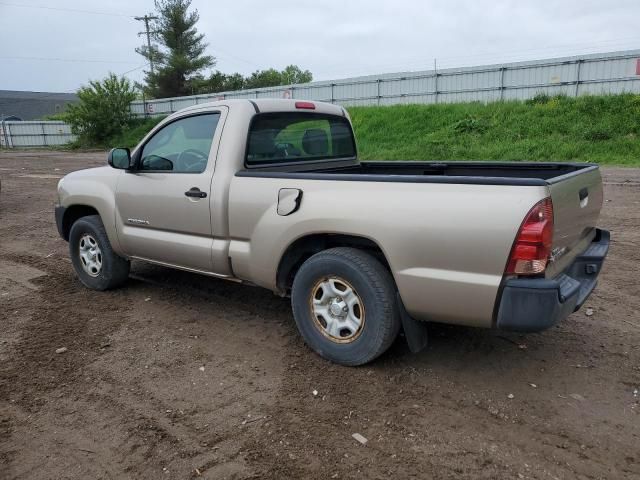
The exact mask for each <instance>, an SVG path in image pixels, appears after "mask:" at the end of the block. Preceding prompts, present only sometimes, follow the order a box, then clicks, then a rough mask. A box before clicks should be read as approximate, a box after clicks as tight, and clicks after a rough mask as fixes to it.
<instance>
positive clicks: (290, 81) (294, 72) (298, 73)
mask: <svg viewBox="0 0 640 480" xmlns="http://www.w3.org/2000/svg"><path fill="white" fill-rule="evenodd" d="M281 75H282V84H283V85H295V84H298V83H309V82H310V81H311V80H313V75H311V72H310V71H309V70H304V71H303V70H301V69H300V67H299V66H297V65H289V66H288V67H286V68H285V69H284V70H283V71H282V73H281Z"/></svg>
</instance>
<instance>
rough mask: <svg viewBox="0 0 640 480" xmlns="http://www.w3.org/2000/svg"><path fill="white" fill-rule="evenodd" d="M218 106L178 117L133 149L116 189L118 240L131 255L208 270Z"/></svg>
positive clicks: (221, 115)
mask: <svg viewBox="0 0 640 480" xmlns="http://www.w3.org/2000/svg"><path fill="white" fill-rule="evenodd" d="M224 113H225V112H224V111H223V110H220V111H217V112H206V113H199V114H192V115H189V116H184V117H179V118H177V119H175V120H174V121H172V122H170V123H168V124H166V125H164V126H163V127H162V128H160V129H159V130H158V131H156V132H155V133H154V134H153V135H152V136H151V137H150V138H148V139H147V140H146V142H145V143H144V145H142V146H141V147H140V148H139V149H137V150H136V152H135V154H134V160H135V162H136V166H137V168H136V169H135V170H130V171H126V172H124V173H123V174H122V175H121V176H120V178H119V180H118V186H117V189H116V210H117V213H118V217H117V219H116V222H117V230H118V240H119V241H120V245H121V247H122V249H123V251H124V252H125V253H126V254H127V255H128V256H130V257H133V258H140V259H144V260H150V261H153V262H157V263H161V264H165V265H171V266H176V267H182V268H187V269H191V270H199V271H204V272H210V271H212V269H213V265H212V244H213V236H212V231H211V212H210V208H211V203H210V202H211V192H210V189H211V180H212V176H213V171H214V167H215V158H216V152H217V150H218V149H217V145H218V140H219V137H220V130H221V126H222V117H223V114H224Z"/></svg>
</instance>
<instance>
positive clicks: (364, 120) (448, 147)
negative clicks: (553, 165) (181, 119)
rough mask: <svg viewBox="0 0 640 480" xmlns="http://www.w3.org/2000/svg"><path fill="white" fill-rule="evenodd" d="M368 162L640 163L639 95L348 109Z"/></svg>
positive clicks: (359, 147)
mask: <svg viewBox="0 0 640 480" xmlns="http://www.w3.org/2000/svg"><path fill="white" fill-rule="evenodd" d="M349 114H350V115H351V118H352V120H353V124H354V128H355V132H356V138H357V141H358V151H359V155H360V158H362V159H363V160H514V161H518V160H521V161H523V160H526V161H544V160H551V161H578V162H597V163H601V164H609V165H628V166H640V95H631V94H625V95H612V96H584V97H579V98H567V97H546V96H538V97H536V98H535V99H533V100H530V101H527V102H499V103H490V104H482V103H465V104H440V105H395V106H389V107H353V108H349Z"/></svg>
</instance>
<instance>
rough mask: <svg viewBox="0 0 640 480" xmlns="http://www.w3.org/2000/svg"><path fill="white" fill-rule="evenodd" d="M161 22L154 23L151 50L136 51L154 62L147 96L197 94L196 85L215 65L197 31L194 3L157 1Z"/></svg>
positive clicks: (148, 81) (148, 82)
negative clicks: (190, 9) (192, 7)
mask: <svg viewBox="0 0 640 480" xmlns="http://www.w3.org/2000/svg"><path fill="white" fill-rule="evenodd" d="M155 6H156V11H157V16H158V18H157V19H156V20H154V21H153V23H152V25H153V30H152V38H153V40H154V44H152V45H151V48H150V49H149V47H147V46H146V45H144V46H142V47H139V48H137V49H136V52H138V53H139V54H140V55H142V56H143V57H145V58H146V59H147V60H150V61H152V63H153V65H154V71H153V72H151V71H148V72H145V83H146V85H145V87H144V89H145V93H146V94H147V95H149V96H150V97H153V98H165V97H179V96H183V95H190V94H191V93H193V89H194V86H193V85H192V81H193V80H195V79H197V78H198V77H199V74H200V72H201V71H202V70H204V69H206V68H208V67H212V66H214V65H215V63H216V62H215V58H214V57H212V56H210V55H205V54H204V52H205V50H206V48H207V46H208V44H207V43H206V42H205V41H204V34H201V33H198V31H197V30H196V28H195V25H196V23H197V22H198V20H199V19H200V15H199V14H198V11H197V10H193V11H192V12H189V11H188V10H189V7H190V6H191V0H156V1H155Z"/></svg>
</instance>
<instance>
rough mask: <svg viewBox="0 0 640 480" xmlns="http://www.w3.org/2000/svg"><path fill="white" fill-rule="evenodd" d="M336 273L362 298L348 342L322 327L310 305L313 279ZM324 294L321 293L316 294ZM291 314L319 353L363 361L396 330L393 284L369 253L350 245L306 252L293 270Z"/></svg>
mask: <svg viewBox="0 0 640 480" xmlns="http://www.w3.org/2000/svg"><path fill="white" fill-rule="evenodd" d="M332 277H337V278H340V279H344V280H345V281H346V282H348V283H349V284H350V285H351V286H352V287H353V289H354V290H355V292H356V293H357V295H358V297H359V298H360V300H361V301H362V303H363V307H364V316H363V323H362V326H361V327H360V330H359V334H358V335H357V336H355V335H353V338H354V339H353V340H349V341H348V343H338V342H340V340H336V339H335V338H336V337H331V336H330V335H328V334H327V332H326V328H325V329H324V330H325V332H323V327H326V325H322V324H321V323H322V321H317V320H316V318H314V317H317V316H316V314H315V313H314V312H313V311H312V302H313V300H312V295H314V291H316V288H317V286H318V284H319V283H318V282H323V281H325V279H329V278H332ZM321 296H322V298H324V293H323V294H322V295H321ZM291 305H292V307H293V316H294V318H295V321H296V324H297V326H298V330H299V331H300V334H301V335H302V337H303V338H304V340H305V342H306V343H307V345H309V347H311V348H312V349H313V350H315V351H316V352H317V353H318V354H320V355H321V356H322V357H324V358H326V359H328V360H331V361H332V362H335V363H339V364H342V365H347V366H356V365H363V364H365V363H368V362H371V361H372V360H374V359H375V358H377V357H378V356H380V355H381V354H382V353H384V352H385V351H386V350H387V349H388V348H389V347H390V346H391V344H392V343H393V341H394V340H395V338H396V337H397V336H398V332H399V330H400V324H401V320H400V316H399V312H398V308H397V304H396V288H395V283H394V281H393V277H392V276H391V274H390V273H389V271H388V270H387V269H386V268H385V267H384V266H383V265H382V264H381V263H380V262H379V261H378V260H377V259H376V258H375V257H373V256H372V255H369V254H368V253H365V252H363V251H361V250H358V249H355V248H347V247H339V248H332V249H330V250H325V251H323V252H320V253H318V254H316V255H313V256H312V257H311V258H309V259H308V260H307V261H306V262H305V263H304V264H302V266H301V267H300V270H298V272H297V274H296V276H295V278H294V281H293V288H292V290H291Z"/></svg>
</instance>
